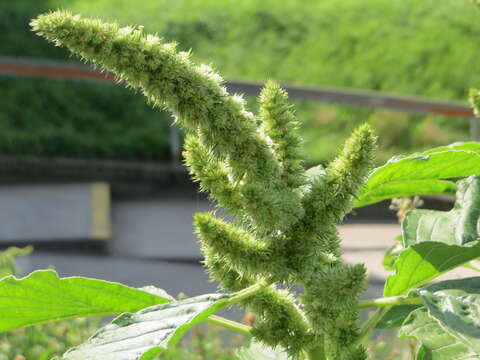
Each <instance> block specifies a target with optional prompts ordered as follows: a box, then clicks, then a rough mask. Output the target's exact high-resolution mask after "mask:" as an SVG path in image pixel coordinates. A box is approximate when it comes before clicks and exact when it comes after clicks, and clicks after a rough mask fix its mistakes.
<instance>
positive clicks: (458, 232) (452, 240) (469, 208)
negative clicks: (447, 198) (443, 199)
mask: <svg viewBox="0 0 480 360" xmlns="http://www.w3.org/2000/svg"><path fill="white" fill-rule="evenodd" d="M457 186H458V191H457V201H456V203H455V207H454V209H453V210H451V211H448V212H444V211H433V210H414V211H409V212H408V213H407V214H406V215H405V220H404V221H403V223H402V230H403V241H404V245H405V247H407V246H410V245H414V244H418V243H420V242H425V241H437V242H442V243H445V244H450V245H464V244H467V243H469V242H472V241H477V240H478V239H479V234H478V229H477V228H478V226H479V224H480V221H479V220H480V178H478V177H475V176H472V177H469V178H468V179H465V180H462V181H459V182H458V183H457Z"/></svg>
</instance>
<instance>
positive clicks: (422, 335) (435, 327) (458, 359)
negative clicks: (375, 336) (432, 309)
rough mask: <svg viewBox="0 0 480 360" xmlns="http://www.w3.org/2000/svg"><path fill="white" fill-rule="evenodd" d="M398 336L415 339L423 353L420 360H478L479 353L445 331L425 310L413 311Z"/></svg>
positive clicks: (419, 357) (418, 357) (422, 308)
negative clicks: (421, 347) (420, 344)
mask: <svg viewBox="0 0 480 360" xmlns="http://www.w3.org/2000/svg"><path fill="white" fill-rule="evenodd" d="M399 334H400V336H403V337H404V336H408V337H415V338H417V339H418V340H419V341H420V342H421V343H422V346H423V351H422V352H421V353H420V354H419V355H420V356H418V355H417V359H422V360H453V359H455V360H478V359H479V358H480V353H477V352H476V351H475V350H474V349H472V348H471V347H469V346H467V345H465V344H464V343H462V342H461V341H460V340H459V339H457V338H456V337H455V336H453V335H451V334H450V333H449V332H447V331H445V330H444V329H443V328H442V326H441V325H440V323H439V322H438V321H437V320H435V319H434V318H432V317H431V316H429V314H428V311H427V309H426V308H424V307H421V308H420V309H417V310H415V311H413V312H412V313H411V314H410V316H409V317H408V319H407V320H406V321H405V323H404V325H403V326H402V328H401V329H400V333H399Z"/></svg>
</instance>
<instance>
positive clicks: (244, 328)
mask: <svg viewBox="0 0 480 360" xmlns="http://www.w3.org/2000/svg"><path fill="white" fill-rule="evenodd" d="M207 321H208V322H209V323H211V324H215V325H218V326H221V327H224V328H225V329H228V330H232V331H236V332H239V333H242V334H245V335H250V336H251V335H252V334H251V331H252V327H251V326H248V325H245V324H241V323H239V322H236V321H233V320H229V319H225V318H223V317H221V316H217V315H210V316H209V317H208V318H207Z"/></svg>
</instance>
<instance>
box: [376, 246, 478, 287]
mask: <svg viewBox="0 0 480 360" xmlns="http://www.w3.org/2000/svg"><path fill="white" fill-rule="evenodd" d="M471 244H472V243H469V244H467V245H464V246H458V245H446V244H443V243H438V242H433V241H428V242H422V243H420V244H416V245H413V246H410V247H408V248H407V249H405V250H403V251H402V253H401V254H400V256H399V257H398V260H397V261H396V262H395V270H396V273H395V275H392V276H389V277H388V279H387V282H386V284H385V290H384V295H385V296H396V295H403V294H406V293H407V292H408V290H410V289H412V288H416V287H419V286H421V285H424V284H426V283H427V282H429V281H431V280H433V279H435V278H436V277H438V276H440V275H442V274H444V273H446V272H447V271H449V270H452V269H454V268H456V267H457V266H460V265H462V264H464V263H466V262H468V261H471V260H473V259H476V258H477V257H479V256H480V243H478V241H475V242H474V246H469V245H471Z"/></svg>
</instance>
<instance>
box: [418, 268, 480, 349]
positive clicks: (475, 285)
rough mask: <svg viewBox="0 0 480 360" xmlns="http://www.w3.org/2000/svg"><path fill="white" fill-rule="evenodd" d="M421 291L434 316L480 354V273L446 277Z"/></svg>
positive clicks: (429, 310)
mask: <svg viewBox="0 0 480 360" xmlns="http://www.w3.org/2000/svg"><path fill="white" fill-rule="evenodd" d="M418 293H419V295H420V296H421V298H422V299H423V301H424V303H425V306H426V307H427V309H428V313H429V315H430V317H432V318H435V320H437V321H438V322H439V324H440V325H441V326H442V328H443V329H445V330H446V331H448V332H449V333H450V334H451V335H452V336H454V337H455V338H457V339H458V340H459V341H460V342H461V343H462V344H464V345H465V346H466V347H468V348H469V349H471V350H473V351H474V352H475V354H479V355H480V327H479V326H478V325H479V319H480V277H472V278H466V279H460V280H447V281H442V282H440V283H437V284H433V285H430V286H428V287H426V288H424V289H421V290H419V291H418Z"/></svg>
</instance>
